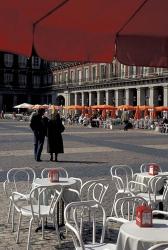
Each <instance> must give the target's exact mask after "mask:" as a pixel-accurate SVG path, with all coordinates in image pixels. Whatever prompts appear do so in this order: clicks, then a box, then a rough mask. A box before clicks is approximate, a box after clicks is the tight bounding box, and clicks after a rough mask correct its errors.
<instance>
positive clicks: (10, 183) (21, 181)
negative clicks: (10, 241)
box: [3, 167, 36, 232]
mask: <svg viewBox="0 0 168 250" xmlns="http://www.w3.org/2000/svg"><path fill="white" fill-rule="evenodd" d="M35 178H36V174H35V171H34V170H33V169H32V168H28V167H27V168H12V169H10V170H9V171H8V172H7V179H6V181H5V182H4V183H3V188H4V192H5V194H6V196H7V198H8V199H9V210H8V217H7V223H9V219H10V215H11V213H12V231H13V232H14V206H13V200H12V192H14V191H15V192H19V193H22V194H24V197H26V199H29V195H30V191H31V189H32V182H33V181H34V179H35ZM24 197H23V196H20V195H18V194H17V195H15V196H14V197H13V199H14V200H15V201H23V200H24V199H25V198H24Z"/></svg>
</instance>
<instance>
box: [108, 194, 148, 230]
mask: <svg viewBox="0 0 168 250" xmlns="http://www.w3.org/2000/svg"><path fill="white" fill-rule="evenodd" d="M142 204H146V205H147V204H148V202H147V201H146V200H145V199H144V198H142V197H140V196H132V197H123V198H119V199H118V200H117V201H116V202H115V204H114V214H115V215H114V216H107V218H106V225H107V229H108V225H109V222H117V223H121V224H123V223H126V222H128V221H131V220H135V217H136V207H137V206H138V205H142ZM107 232H108V233H109V230H108V231H107Z"/></svg>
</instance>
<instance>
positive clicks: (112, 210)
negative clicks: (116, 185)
mask: <svg viewBox="0 0 168 250" xmlns="http://www.w3.org/2000/svg"><path fill="white" fill-rule="evenodd" d="M116 200H117V193H116V194H115V197H114V201H113V205H112V209H111V216H113V212H114V205H115V202H116Z"/></svg>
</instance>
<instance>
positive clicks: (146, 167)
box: [140, 162, 162, 173]
mask: <svg viewBox="0 0 168 250" xmlns="http://www.w3.org/2000/svg"><path fill="white" fill-rule="evenodd" d="M151 164H153V163H150V162H148V163H142V164H141V166H140V172H141V173H143V172H149V166H150V165H151ZM155 164H157V163H155ZM157 165H158V166H159V172H162V168H161V166H160V165H159V164H157Z"/></svg>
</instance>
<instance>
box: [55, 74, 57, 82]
mask: <svg viewBox="0 0 168 250" xmlns="http://www.w3.org/2000/svg"><path fill="white" fill-rule="evenodd" d="M56 82H57V75H56V74H54V83H56Z"/></svg>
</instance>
